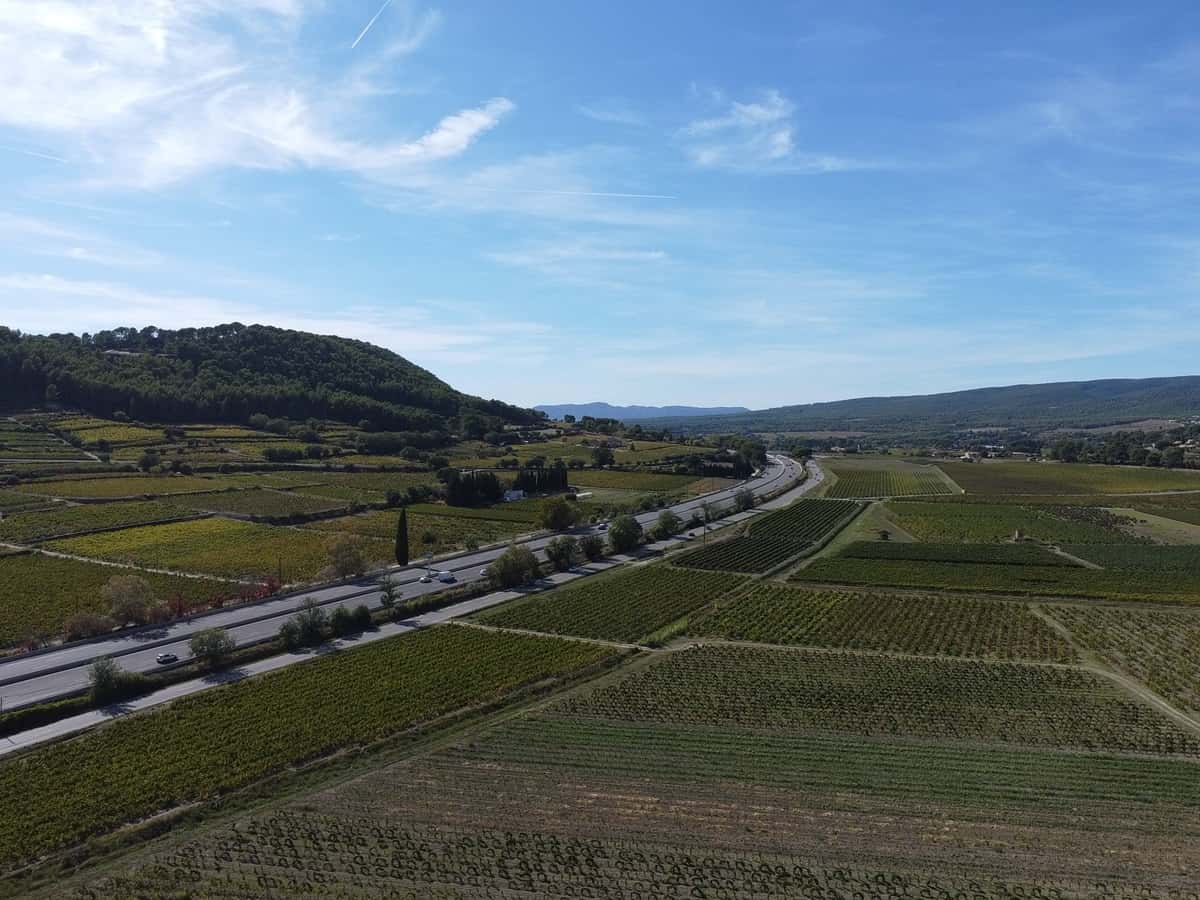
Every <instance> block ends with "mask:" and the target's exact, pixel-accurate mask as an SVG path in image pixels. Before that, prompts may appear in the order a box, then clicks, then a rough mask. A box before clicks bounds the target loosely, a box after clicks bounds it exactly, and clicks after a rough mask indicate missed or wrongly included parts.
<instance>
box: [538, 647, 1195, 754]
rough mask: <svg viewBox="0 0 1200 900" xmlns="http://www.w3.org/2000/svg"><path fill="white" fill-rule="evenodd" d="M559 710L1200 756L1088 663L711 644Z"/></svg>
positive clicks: (1187, 737) (624, 718) (620, 718)
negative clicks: (1062, 664)
mask: <svg viewBox="0 0 1200 900" xmlns="http://www.w3.org/2000/svg"><path fill="white" fill-rule="evenodd" d="M554 711H555V714H557V715H560V716H563V717H567V718H572V717H584V718H598V719H604V720H610V721H617V722H661V723H663V724H667V725H695V726H704V727H710V728H711V727H727V728H739V729H749V730H753V731H781V732H785V733H794V732H796V731H803V732H817V733H827V734H829V733H833V734H836V733H849V734H861V735H871V736H877V735H887V736H904V737H927V738H937V739H939V740H949V741H954V740H959V741H988V742H993V743H1001V744H1018V745H1025V746H1034V747H1055V748H1071V749H1081V750H1108V751H1126V752H1139V753H1162V754H1180V755H1187V756H1200V736H1197V735H1194V734H1191V733H1189V732H1185V731H1183V730H1181V729H1180V728H1179V727H1177V726H1176V725H1175V724H1174V723H1172V722H1171V721H1170V720H1169V719H1167V718H1165V717H1164V716H1161V715H1160V714H1159V713H1158V712H1156V711H1155V710H1153V709H1152V708H1151V707H1149V706H1147V705H1144V704H1142V703H1140V702H1136V701H1134V700H1132V699H1128V698H1127V697H1126V695H1125V694H1123V693H1122V692H1121V691H1119V690H1118V689H1117V688H1116V687H1114V686H1113V685H1111V684H1110V683H1108V682H1107V681H1104V680H1101V679H1100V678H1099V677H1097V676H1095V675H1092V674H1090V673H1088V672H1086V671H1084V670H1081V669H1069V668H1059V667H1051V666H1044V665H1038V666H1035V665H1025V664H1019V663H1010V662H977V661H967V660H950V659H937V660H935V659H923V658H905V659H900V658H895V657H888V656H882V655H863V654H858V653H847V652H817V651H807V650H763V649H757V648H748V647H735V646H732V645H726V646H716V645H712V646H701V647H696V648H692V649H688V650H682V651H678V652H674V653H670V654H666V656H665V658H664V659H663V660H661V661H659V662H657V663H656V664H654V665H652V666H650V667H647V668H644V669H640V670H638V671H636V672H634V673H633V674H631V675H628V676H626V677H625V678H624V679H623V680H621V681H619V682H617V683H615V684H611V685H607V686H604V687H601V688H598V689H596V690H594V691H593V692H591V693H590V694H588V695H587V696H584V697H578V696H577V697H571V698H568V699H566V700H564V701H563V702H561V703H559V704H558V705H557V706H555V707H554Z"/></svg>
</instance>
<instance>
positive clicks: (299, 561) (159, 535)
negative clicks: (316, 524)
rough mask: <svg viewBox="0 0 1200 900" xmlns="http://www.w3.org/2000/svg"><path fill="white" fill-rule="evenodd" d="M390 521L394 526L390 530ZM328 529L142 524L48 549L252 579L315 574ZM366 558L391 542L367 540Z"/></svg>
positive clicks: (324, 562) (383, 556) (204, 522)
mask: <svg viewBox="0 0 1200 900" xmlns="http://www.w3.org/2000/svg"><path fill="white" fill-rule="evenodd" d="M394 527H395V526H394V525H393V531H394ZM327 537H328V535H326V534H322V533H320V532H316V531H305V530H302V529H298V528H279V527H275V526H272V525H255V524H251V523H250V522H235V521H233V520H231V519H197V520H193V521H188V522H175V523H171V524H167V525H144V526H139V527H136V528H127V529H125V530H123V531H109V532H103V533H101V534H90V535H85V536H82V537H75V538H66V539H63V540H56V541H50V542H48V543H47V544H45V545H44V546H45V547H46V548H47V549H49V550H57V551H59V552H61V553H70V554H73V555H76V556H84V557H88V558H90V559H102V560H111V561H114V562H121V563H126V564H129V565H137V566H145V567H148V568H154V569H168V570H171V571H178V572H195V573H198V574H201V575H217V576H221V577H225V578H243V579H251V580H257V579H261V578H263V577H264V576H266V575H271V574H275V573H277V572H278V571H279V569H280V568H282V569H283V579H282V580H283V581H284V582H285V583H288V582H294V581H307V580H311V579H313V578H316V577H317V575H318V573H319V572H320V571H321V570H322V569H324V568H326V567H327V566H328V564H329V552H328V549H327V547H326V540H327ZM365 550H366V556H367V558H368V560H388V559H391V558H392V555H393V547H392V544H391V543H390V542H386V541H372V542H369V543H368V545H367V547H366V548H365Z"/></svg>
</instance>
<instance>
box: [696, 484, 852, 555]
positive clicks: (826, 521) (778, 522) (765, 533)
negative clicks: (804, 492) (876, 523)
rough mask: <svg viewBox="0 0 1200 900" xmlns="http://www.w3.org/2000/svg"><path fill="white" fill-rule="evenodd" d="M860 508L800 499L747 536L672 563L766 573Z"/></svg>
mask: <svg viewBox="0 0 1200 900" xmlns="http://www.w3.org/2000/svg"><path fill="white" fill-rule="evenodd" d="M857 508H858V504H857V503H854V502H852V501H849V500H801V501H799V502H798V503H793V504H792V505H791V506H787V507H785V508H784V509H781V510H778V511H776V512H772V513H768V514H767V515H765V516H762V517H760V518H757V519H754V520H753V521H752V522H751V524H750V526H749V529H748V534H746V535H742V536H739V537H735V538H731V539H728V540H724V541H718V542H715V543H712V544H708V545H706V546H702V547H697V548H696V549H695V550H691V551H689V552H687V553H684V554H682V555H680V556H678V557H675V559H674V560H673V561H674V562H675V563H676V564H677V565H681V566H688V567H689V568H693V569H709V570H715V571H721V570H724V571H729V572H748V573H758V572H767V571H769V570H771V569H773V568H775V567H776V566H779V565H781V564H783V563H785V562H787V561H788V560H789V559H791V558H792V557H794V556H797V555H799V554H800V553H802V552H804V550H805V549H807V548H808V547H809V546H810V545H811V544H812V543H813V542H814V541H818V540H821V539H822V538H824V537H826V536H827V535H828V534H829V533H830V532H832V531H834V530H835V529H836V528H837V527H838V526H839V525H840V524H841V523H843V522H844V521H846V520H847V519H848V517H849V516H850V514H851V513H853V512H854V511H855V510H856V509H857Z"/></svg>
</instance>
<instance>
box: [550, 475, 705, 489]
mask: <svg viewBox="0 0 1200 900" xmlns="http://www.w3.org/2000/svg"><path fill="white" fill-rule="evenodd" d="M569 480H570V483H571V485H572V486H577V487H582V488H608V489H613V490H621V491H646V492H660V493H669V492H671V491H681V490H683V489H684V488H686V487H687V486H688V485H689V484H691V483H692V482H693V481H695V480H696V479H695V477H694V476H692V475H671V474H668V473H664V472H623V471H621V470H619V469H579V470H577V471H572V472H571V474H570V476H569Z"/></svg>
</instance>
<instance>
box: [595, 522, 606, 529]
mask: <svg viewBox="0 0 1200 900" xmlns="http://www.w3.org/2000/svg"><path fill="white" fill-rule="evenodd" d="M596 527H597V528H599V529H600V530H601V531H608V523H607V522H601V523H600V524H599V525H597V526H596Z"/></svg>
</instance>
